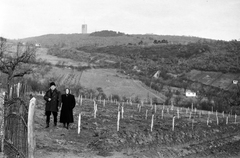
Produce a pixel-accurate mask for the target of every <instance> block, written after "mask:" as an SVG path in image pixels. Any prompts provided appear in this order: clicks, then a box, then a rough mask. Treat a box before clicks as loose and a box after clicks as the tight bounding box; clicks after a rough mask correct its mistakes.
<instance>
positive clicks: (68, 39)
mask: <svg viewBox="0 0 240 158" xmlns="http://www.w3.org/2000/svg"><path fill="white" fill-rule="evenodd" d="M112 32H113V31H108V32H107V33H106V31H105V32H104V31H100V32H94V33H92V34H77V33H75V34H48V35H42V36H37V37H29V38H24V39H20V40H18V41H20V42H29V43H40V44H41V45H42V46H43V47H51V46H53V45H58V46H68V47H79V46H89V45H91V46H110V45H129V44H130V45H139V43H140V44H141V43H142V44H143V45H152V44H154V40H155V41H162V40H167V41H169V43H170V44H179V43H181V44H187V43H189V42H197V41H199V40H206V41H211V40H210V39H205V38H200V37H191V36H172V35H153V34H145V35H125V34H124V33H112ZM116 35H117V36H116Z"/></svg>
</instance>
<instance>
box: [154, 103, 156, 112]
mask: <svg viewBox="0 0 240 158" xmlns="http://www.w3.org/2000/svg"><path fill="white" fill-rule="evenodd" d="M154 110H155V113H156V112H157V107H156V104H155V105H154Z"/></svg>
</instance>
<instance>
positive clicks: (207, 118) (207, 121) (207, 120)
mask: <svg viewBox="0 0 240 158" xmlns="http://www.w3.org/2000/svg"><path fill="white" fill-rule="evenodd" d="M208 124H209V117H208V118H207V126H208Z"/></svg>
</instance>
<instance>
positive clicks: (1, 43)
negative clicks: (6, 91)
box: [0, 37, 36, 82]
mask: <svg viewBox="0 0 240 158" xmlns="http://www.w3.org/2000/svg"><path fill="white" fill-rule="evenodd" d="M13 48H14V49H15V50H16V51H11V49H13ZM11 49H10V48H9V46H8V44H7V40H6V39H5V38H2V37H0V71H1V72H3V73H5V74H7V75H8V80H9V81H8V82H10V80H12V79H13V78H15V77H23V76H24V75H26V74H30V73H31V72H32V67H29V64H30V63H31V62H32V61H34V60H35V52H36V49H35V47H34V46H29V45H27V46H22V45H21V44H20V43H18V44H17V46H12V47H11Z"/></svg>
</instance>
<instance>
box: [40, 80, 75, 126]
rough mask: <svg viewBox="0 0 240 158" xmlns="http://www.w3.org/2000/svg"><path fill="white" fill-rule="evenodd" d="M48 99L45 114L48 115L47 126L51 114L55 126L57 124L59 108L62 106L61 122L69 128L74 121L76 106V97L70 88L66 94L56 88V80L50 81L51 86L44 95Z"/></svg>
mask: <svg viewBox="0 0 240 158" xmlns="http://www.w3.org/2000/svg"><path fill="white" fill-rule="evenodd" d="M44 100H45V101H46V106H45V115H46V128H48V127H49V123H50V116H51V114H52V115H53V121H54V126H57V115H58V110H59V108H61V113H60V123H63V126H64V127H65V128H67V129H68V127H69V123H73V108H74V107H75V104H76V102H75V97H74V95H72V94H70V90H69V89H66V90H65V94H63V95H61V93H60V92H59V91H58V90H57V89H56V85H55V83H54V82H51V83H50V88H49V90H48V91H47V92H46V94H45V95H44Z"/></svg>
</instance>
